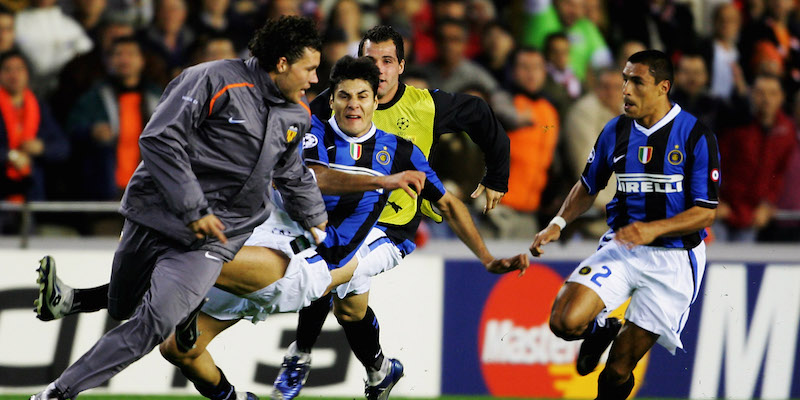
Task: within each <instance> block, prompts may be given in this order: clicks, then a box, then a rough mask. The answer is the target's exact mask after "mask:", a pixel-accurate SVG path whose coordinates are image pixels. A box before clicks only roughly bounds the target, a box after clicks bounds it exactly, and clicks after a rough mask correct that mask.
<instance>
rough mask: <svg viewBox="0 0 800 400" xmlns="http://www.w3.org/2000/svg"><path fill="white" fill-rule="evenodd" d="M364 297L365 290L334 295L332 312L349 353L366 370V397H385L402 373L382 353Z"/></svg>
mask: <svg viewBox="0 0 800 400" xmlns="http://www.w3.org/2000/svg"><path fill="white" fill-rule="evenodd" d="M368 301H369V292H365V293H361V294H352V295H349V296H347V297H345V298H344V299H340V298H338V297H334V302H333V312H334V315H335V316H336V319H337V320H338V321H339V325H341V326H342V328H343V329H344V332H345V335H346V336H347V342H348V343H349V344H350V348H351V349H352V350H353V354H355V356H356V358H358V360H359V361H360V362H361V364H362V365H363V366H364V369H365V370H366V372H367V380H366V382H365V391H364V392H365V395H366V396H367V399H385V398H388V397H389V393H390V392H391V390H392V388H394V385H395V384H397V381H399V380H400V378H402V377H403V364H402V363H400V361H398V360H396V359H393V358H392V359H389V358H386V357H384V354H383V350H382V349H381V344H380V325H379V324H378V318H377V317H376V316H375V313H374V312H373V311H372V308H371V307H369V305H368Z"/></svg>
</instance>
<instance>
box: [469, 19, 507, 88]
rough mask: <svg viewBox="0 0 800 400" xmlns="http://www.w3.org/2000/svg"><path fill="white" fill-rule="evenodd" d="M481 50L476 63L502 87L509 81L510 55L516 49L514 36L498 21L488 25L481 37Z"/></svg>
mask: <svg viewBox="0 0 800 400" xmlns="http://www.w3.org/2000/svg"><path fill="white" fill-rule="evenodd" d="M481 40H482V44H481V47H482V48H483V50H482V51H481V53H480V54H479V55H478V57H477V58H476V60H475V61H476V62H477V63H478V64H480V65H481V66H482V67H483V68H485V69H486V70H487V71H488V72H489V73H490V74H491V75H492V77H493V78H494V80H495V81H497V82H498V83H499V84H500V85H502V86H503V87H506V86H508V84H510V80H511V76H510V74H511V71H510V69H511V65H510V64H511V55H512V54H513V53H514V48H516V47H517V44H516V41H515V40H514V36H512V35H511V32H509V31H508V28H506V27H505V26H503V25H502V24H500V22H498V21H494V22H491V23H489V24H488V25H487V26H486V28H485V30H484V33H483V36H482V37H481Z"/></svg>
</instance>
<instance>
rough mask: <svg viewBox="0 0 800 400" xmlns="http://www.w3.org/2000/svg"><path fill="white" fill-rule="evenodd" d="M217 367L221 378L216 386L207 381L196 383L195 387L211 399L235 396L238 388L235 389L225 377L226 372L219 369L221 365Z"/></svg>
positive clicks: (225, 398)
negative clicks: (206, 382)
mask: <svg viewBox="0 0 800 400" xmlns="http://www.w3.org/2000/svg"><path fill="white" fill-rule="evenodd" d="M217 369H218V370H219V374H220V380H219V383H218V384H217V385H216V386H211V385H208V384H205V383H195V384H194V387H195V388H196V389H197V391H198V392H200V394H201V395H203V396H204V397H208V398H209V399H211V400H228V399H232V398H235V397H236V390H234V388H233V385H231V383H230V382H228V379H227V378H225V374H223V373H222V370H221V369H219V367H217Z"/></svg>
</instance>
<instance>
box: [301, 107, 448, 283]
mask: <svg viewBox="0 0 800 400" xmlns="http://www.w3.org/2000/svg"><path fill="white" fill-rule="evenodd" d="M303 149H304V150H303V157H304V158H305V161H306V163H307V164H322V165H324V166H326V167H328V168H331V169H334V170H337V171H341V172H346V173H351V174H366V175H372V176H384V175H391V174H395V173H398V172H402V171H408V170H418V171H422V172H424V173H425V175H426V180H425V185H424V187H423V189H422V193H421V195H422V197H423V198H424V199H426V200H429V201H432V202H436V201H438V200H439V199H440V198H441V197H442V196H444V194H445V189H444V186H443V185H442V183H441V182H440V181H439V177H438V176H436V173H434V172H433V170H432V169H431V167H430V165H428V160H427V159H426V158H425V155H424V154H423V153H422V151H420V149H419V148H418V147H417V146H415V145H414V144H413V143H411V142H410V141H407V140H405V139H403V138H400V137H399V136H396V135H392V134H390V133H386V132H384V131H382V130H379V129H376V128H375V125H374V124H373V125H372V128H371V129H370V130H369V132H367V133H366V134H364V135H363V136H361V137H351V136H348V135H347V134H345V133H344V132H342V130H341V129H340V128H339V126H338V125H337V124H336V119H335V117H330V119H328V120H327V121H326V122H322V121H320V119H319V118H318V117H317V116H313V117H312V128H311V132H310V133H307V134H306V135H305V137H304V138H303ZM388 195H389V193H388V192H384V190H383V189H377V190H371V191H367V192H361V193H348V194H343V195H326V194H323V196H322V197H323V200H325V208H326V210H327V211H328V227H329V229H328V230H327V233H328V236H327V237H326V239H325V241H323V243H321V244H320V245H319V246H318V247H317V253H319V255H320V256H322V258H324V259H325V261H326V262H328V265H329V267H330V268H331V269H333V268H338V267H339V266H342V265H344V264H345V263H347V261H349V260H350V259H351V258H352V257H353V255H354V254H355V252H356V250H358V248H359V247H360V246H361V242H363V240H364V238H366V236H367V233H369V231H370V230H371V229H372V227H373V226H374V225H375V222H377V220H378V217H379V216H380V214H381V211H382V210H383V208H384V206H385V205H386V199H387V198H388Z"/></svg>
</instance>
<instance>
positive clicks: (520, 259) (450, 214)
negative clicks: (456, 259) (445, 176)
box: [436, 193, 528, 274]
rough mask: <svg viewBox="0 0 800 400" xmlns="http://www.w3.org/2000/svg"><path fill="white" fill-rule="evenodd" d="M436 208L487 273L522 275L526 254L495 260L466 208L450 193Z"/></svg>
mask: <svg viewBox="0 0 800 400" xmlns="http://www.w3.org/2000/svg"><path fill="white" fill-rule="evenodd" d="M436 207H437V208H438V209H439V211H441V213H442V217H443V218H444V220H445V221H447V224H448V225H450V227H451V228H452V229H453V232H455V234H456V236H458V238H459V239H461V241H462V242H464V244H466V245H467V247H469V249H470V250H472V252H473V253H475V255H476V256H477V257H478V259H479V260H480V261H481V264H483V266H484V267H485V268H486V270H487V271H489V272H491V273H495V274H503V273H506V272H510V271H516V270H519V271H520V274H522V273H524V272H525V269H527V268H528V256H527V254H519V255H517V256H514V257H511V258H507V259H495V258H494V256H492V254H491V253H490V252H489V249H487V248H486V244H485V243H484V242H483V239H482V238H481V235H480V233H478V229H477V228H476V227H475V222H473V221H472V217H471V216H470V215H469V210H467V206H465V205H464V203H462V202H461V200H459V199H458V198H457V197H455V196H453V195H452V194H450V193H445V194H444V196H442V198H441V199H439V201H437V202H436Z"/></svg>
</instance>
